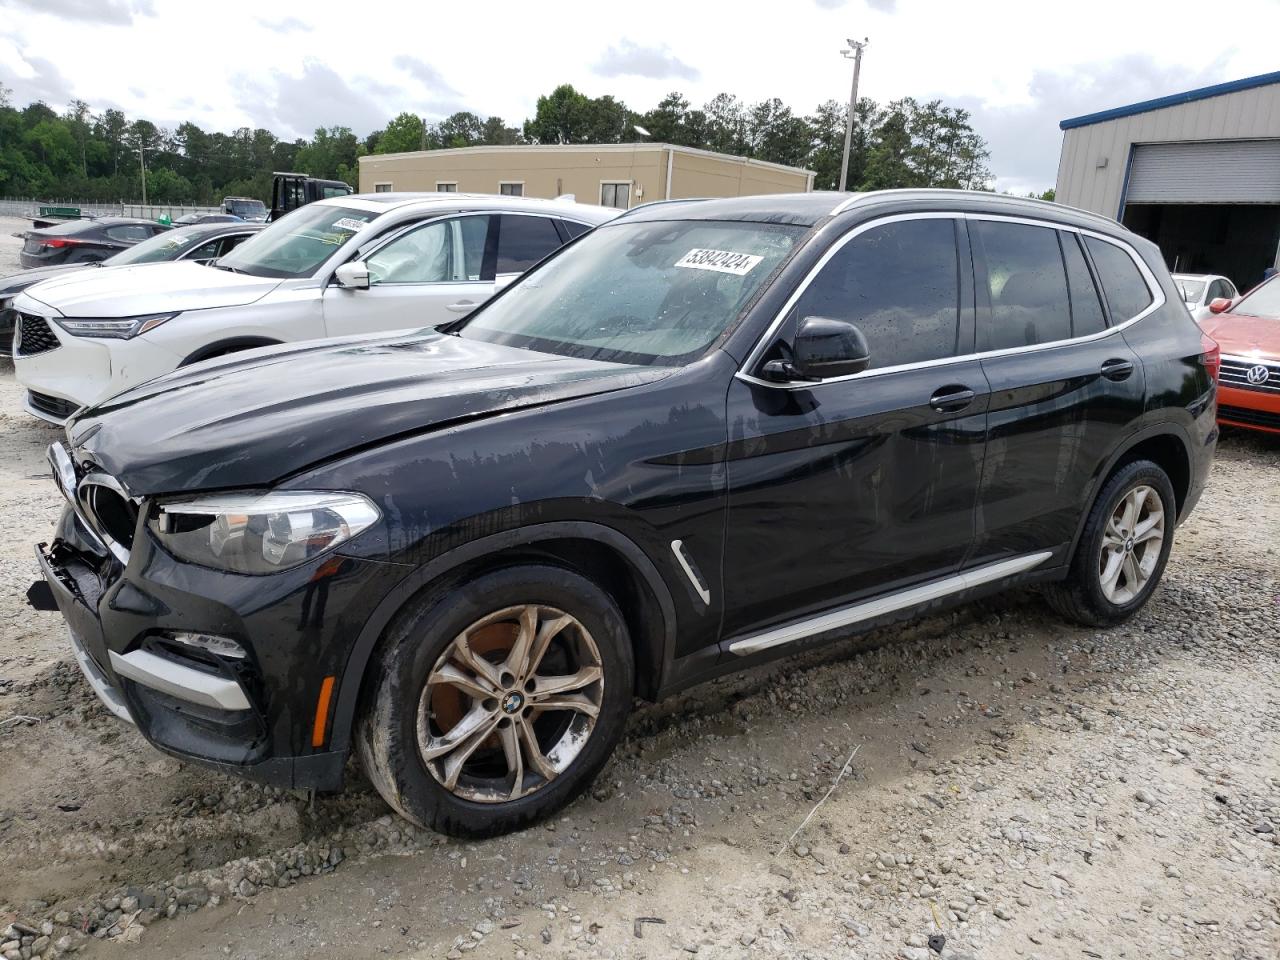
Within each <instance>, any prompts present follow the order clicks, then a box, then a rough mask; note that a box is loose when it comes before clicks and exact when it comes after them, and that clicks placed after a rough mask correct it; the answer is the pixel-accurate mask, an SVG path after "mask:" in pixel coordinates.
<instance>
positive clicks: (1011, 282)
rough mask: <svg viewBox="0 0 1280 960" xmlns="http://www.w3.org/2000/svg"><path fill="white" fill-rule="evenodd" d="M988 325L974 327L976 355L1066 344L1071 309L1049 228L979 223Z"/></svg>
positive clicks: (1055, 242) (1055, 237)
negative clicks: (1058, 342)
mask: <svg viewBox="0 0 1280 960" xmlns="http://www.w3.org/2000/svg"><path fill="white" fill-rule="evenodd" d="M973 226H974V227H976V235H977V237H978V239H979V242H980V244H981V247H982V249H983V250H984V251H985V253H986V265H987V285H988V289H989V291H990V294H991V320H990V322H989V323H980V324H979V334H978V349H979V350H1006V349H1008V348H1010V347H1029V346H1033V345H1035V344H1038V343H1053V342H1054V341H1055V340H1069V339H1071V304H1070V301H1069V300H1068V299H1067V274H1066V270H1065V269H1064V266H1063V263H1062V250H1061V248H1060V247H1059V246H1058V234H1057V231H1056V230H1053V229H1051V228H1049V227H1033V226H1030V225H1029V224H1025V223H1006V222H1003V221H998V220H980V221H977V222H976V223H975V224H973Z"/></svg>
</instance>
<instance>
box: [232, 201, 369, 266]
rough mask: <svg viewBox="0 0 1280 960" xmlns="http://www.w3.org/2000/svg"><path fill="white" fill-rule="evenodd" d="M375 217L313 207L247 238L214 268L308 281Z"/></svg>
mask: <svg viewBox="0 0 1280 960" xmlns="http://www.w3.org/2000/svg"><path fill="white" fill-rule="evenodd" d="M377 215H378V214H377V213H376V212H373V211H369V210H356V209H353V208H351V207H338V206H331V205H329V204H319V203H313V204H309V205H308V206H305V207H299V208H298V209H297V210H294V211H293V212H292V213H290V214H289V215H288V216H286V217H284V218H282V219H280V220H277V221H276V222H275V223H272V224H270V225H269V226H268V227H267V228H266V229H264V230H263V231H262V232H261V233H259V234H257V235H255V236H252V237H250V238H249V239H248V240H246V241H245V242H244V243H242V244H240V246H238V247H236V248H235V250H233V251H232V252H231V253H229V254H227V256H225V257H221V258H219V260H218V261H217V265H218V266H220V267H227V268H230V269H232V270H237V271H239V272H240V273H248V274H251V275H253V276H255V277H309V276H311V275H313V274H314V273H315V272H316V271H317V270H318V269H319V268H320V265H321V264H322V263H324V262H325V261H326V260H328V259H329V258H330V257H331V256H333V254H334V252H335V251H336V250H337V249H338V247H340V246H342V245H343V244H344V243H346V242H347V241H348V240H350V239H351V237H353V236H354V235H355V233H356V231H357V230H359V229H360V228H361V227H363V226H364V225H365V224H366V223H368V222H369V221H370V220H372V219H373V218H374V217H376V216H377Z"/></svg>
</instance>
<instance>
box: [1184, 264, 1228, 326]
mask: <svg viewBox="0 0 1280 960" xmlns="http://www.w3.org/2000/svg"><path fill="white" fill-rule="evenodd" d="M1173 285H1174V286H1175V287H1177V288H1178V292H1179V293H1180V294H1182V302H1183V303H1185V304H1186V305H1187V309H1188V310H1190V311H1191V316H1192V318H1193V319H1194V320H1195V321H1196V323H1200V322H1201V321H1203V320H1205V319H1207V318H1208V317H1209V304H1211V303H1213V301H1215V300H1217V299H1219V298H1225V299H1227V300H1234V299H1235V298H1236V297H1238V296H1240V293H1239V291H1238V290H1236V287H1235V284H1233V283H1232V282H1231V281H1230V280H1228V279H1227V278H1226V277H1223V276H1219V275H1218V274H1216V273H1175V274H1173Z"/></svg>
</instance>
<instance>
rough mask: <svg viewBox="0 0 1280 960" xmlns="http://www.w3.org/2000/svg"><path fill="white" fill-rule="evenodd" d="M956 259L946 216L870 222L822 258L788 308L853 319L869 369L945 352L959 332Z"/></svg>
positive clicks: (955, 347)
mask: <svg viewBox="0 0 1280 960" xmlns="http://www.w3.org/2000/svg"><path fill="white" fill-rule="evenodd" d="M958 260H959V258H958V256H957V253H956V234H955V223H954V221H952V220H949V219H934V218H931V219H922V220H903V221H901V222H899V223H887V224H885V225H884V226H880V227H872V228H871V229H870V230H868V231H867V232H866V233H863V234H860V235H859V236H857V237H855V238H854V239H853V240H850V241H849V242H848V243H846V244H845V245H844V246H843V247H841V248H840V249H839V250H838V251H837V252H836V254H835V256H833V257H832V258H831V260H830V261H828V262H827V265H826V266H825V267H823V268H822V272H821V273H819V274H818V276H817V277H815V278H814V280H813V282H812V283H811V284H809V287H808V288H807V289H806V290H805V292H804V294H803V295H802V296H801V297H800V300H799V303H798V304H797V309H796V314H795V315H796V317H797V318H804V317H832V318H834V319H837V320H847V321H849V322H850V323H854V324H857V326H858V329H859V330H861V331H862V334H863V336H865V337H866V338H867V344H868V346H869V347H870V348H871V367H872V368H873V369H880V368H883V367H893V366H897V365H898V364H903V363H918V362H920V361H924V360H937V359H939V358H942V357H953V356H955V355H956V354H957V353H958V352H959V338H960V279H959V278H960V270H959V262H958Z"/></svg>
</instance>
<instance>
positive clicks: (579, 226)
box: [560, 220, 591, 240]
mask: <svg viewBox="0 0 1280 960" xmlns="http://www.w3.org/2000/svg"><path fill="white" fill-rule="evenodd" d="M560 223H561V225H563V226H564V228H565V230H567V231H568V232H569V239H570V240H572V239H574V238H575V237H580V236H582V235H583V234H584V233H586V232H587V231H588V230H590V229H591V228H590V227H588V226H587V225H586V224H585V223H575V222H574V221H572V220H561V221H560Z"/></svg>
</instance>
